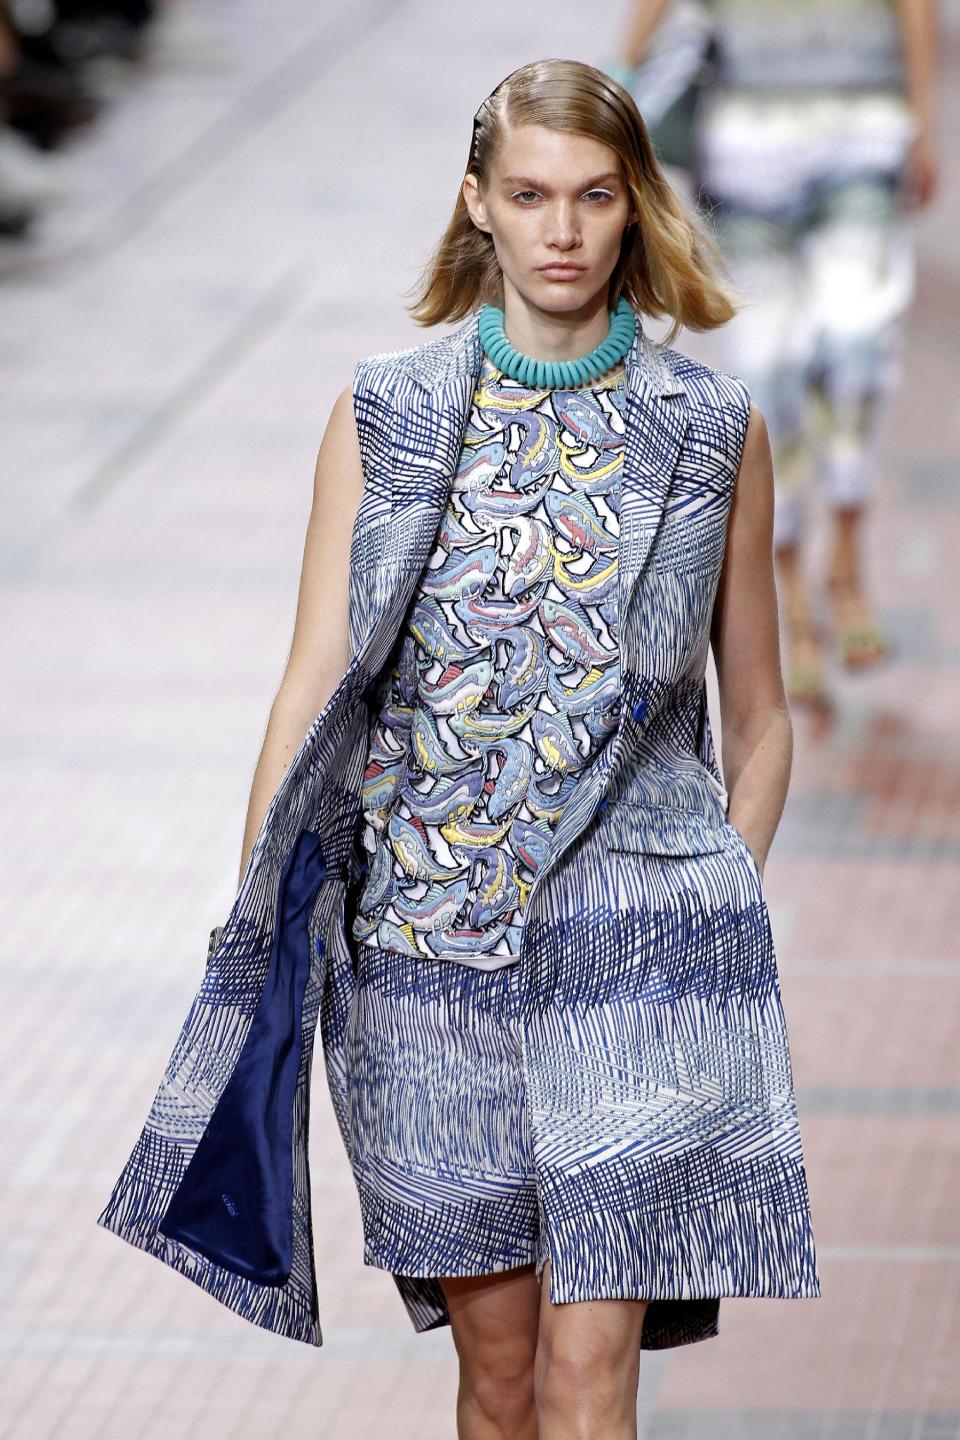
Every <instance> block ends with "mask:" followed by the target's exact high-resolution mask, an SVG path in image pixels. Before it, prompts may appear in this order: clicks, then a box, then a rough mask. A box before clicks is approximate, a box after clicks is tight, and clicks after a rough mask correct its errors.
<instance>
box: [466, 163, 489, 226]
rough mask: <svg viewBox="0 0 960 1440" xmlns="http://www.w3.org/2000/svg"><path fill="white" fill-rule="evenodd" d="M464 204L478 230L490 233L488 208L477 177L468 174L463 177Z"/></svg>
mask: <svg viewBox="0 0 960 1440" xmlns="http://www.w3.org/2000/svg"><path fill="white" fill-rule="evenodd" d="M461 192H462V194H463V203H464V204H465V205H466V207H467V214H468V215H469V216H470V219H471V220H472V221H473V223H474V225H476V227H477V229H478V230H483V231H485V232H486V233H487V234H489V233H490V222H489V220H488V219H487V207H486V206H485V205H484V203H483V196H482V195H481V193H480V186H479V184H478V183H477V177H476V175H472V174H470V173H467V174H466V175H465V176H464V177H463V185H462V186H461Z"/></svg>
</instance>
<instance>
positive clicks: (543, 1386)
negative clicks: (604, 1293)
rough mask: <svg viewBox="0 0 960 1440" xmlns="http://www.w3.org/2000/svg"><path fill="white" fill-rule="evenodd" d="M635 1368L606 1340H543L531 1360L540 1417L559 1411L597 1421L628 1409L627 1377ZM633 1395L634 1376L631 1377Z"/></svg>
mask: <svg viewBox="0 0 960 1440" xmlns="http://www.w3.org/2000/svg"><path fill="white" fill-rule="evenodd" d="M634 1368H635V1367H634V1366H632V1364H631V1359H630V1356H629V1355H628V1354H627V1353H626V1352H625V1351H624V1350H622V1349H621V1347H619V1346H617V1345H615V1344H611V1343H610V1341H609V1337H606V1339H605V1338H604V1337H602V1336H600V1335H597V1336H594V1337H591V1338H587V1337H585V1336H583V1335H578V1336H577V1337H576V1338H575V1340H574V1339H573V1337H571V1341H570V1342H568V1341H566V1340H564V1339H562V1338H558V1337H546V1338H544V1339H543V1340H541V1343H540V1344H539V1345H538V1347H537V1353H536V1357H535V1360H534V1390H535V1398H536V1403H537V1409H538V1411H539V1412H540V1413H544V1414H546V1413H549V1412H550V1411H551V1410H562V1411H563V1412H564V1413H566V1414H569V1415H575V1414H577V1413H581V1414H583V1415H584V1416H586V1415H588V1414H589V1415H590V1416H593V1417H597V1416H600V1415H610V1414H613V1413H616V1412H617V1411H618V1410H619V1409H620V1408H622V1406H623V1405H624V1404H627V1405H628V1408H629V1405H630V1403H631V1402H630V1396H629V1391H630V1377H631V1373H632V1371H633V1369H634ZM633 1393H634V1396H635V1394H636V1376H634V1377H633Z"/></svg>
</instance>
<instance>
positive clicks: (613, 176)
mask: <svg viewBox="0 0 960 1440" xmlns="http://www.w3.org/2000/svg"><path fill="white" fill-rule="evenodd" d="M619 179H620V176H619V174H618V173H617V171H616V170H605V171H604V172H603V174H602V175H594V176H593V177H592V178H591V179H590V180H587V181H586V182H585V183H584V184H583V185H582V186H581V187H580V188H581V189H582V190H589V189H591V188H592V186H594V185H599V183H600V181H601V180H619ZM501 183H502V184H504V185H529V186H530V188H531V190H548V189H549V188H550V187H549V186H548V185H544V184H543V183H542V181H540V180H533V179H531V178H530V176H529V175H504V177H503V180H502V182H501Z"/></svg>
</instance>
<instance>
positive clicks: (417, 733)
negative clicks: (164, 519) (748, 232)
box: [100, 60, 820, 1440]
mask: <svg viewBox="0 0 960 1440" xmlns="http://www.w3.org/2000/svg"><path fill="white" fill-rule="evenodd" d="M413 311H414V315H415V317H416V319H417V320H418V321H419V322H420V323H423V324H427V325H430V324H435V323H438V322H442V321H460V322H462V323H460V324H459V325H457V328H455V329H453V330H452V331H449V332H447V333H445V334H443V335H441V336H440V337H439V338H434V339H431V340H428V341H427V342H426V343H424V344H420V345H415V346H411V347H409V348H407V349H403V350H397V351H393V352H389V353H383V354H378V355H373V356H369V357H366V358H364V359H363V360H361V361H360V362H359V364H358V365H357V368H356V372H355V375H354V379H353V384H352V385H351V386H350V387H348V388H347V389H345V390H344V391H343V393H342V394H341V395H340V397H339V398H338V400H337V401H336V403H335V405H334V407H333V411H332V414H331V417H330V421H329V423H328V426H327V430H326V433H325V435H324V439H323V443H322V445H321V447H320V454H319V457H318V460H317V467H316V478H315V492H314V507H313V512H312V514H311V519H310V524H309V528H308V533H307V539H306V545H305V551H304V562H303V572H302V580H301V591H300V602H299V606H298V614H297V622H296V627H295V633H294V640H293V646H292V650H291V655H290V660H289V663H288V666H287V672H286V674H285V677H284V680H283V682H282V684H281V687H280V691H279V693H278V696H277V699H276V701H275V703H274V706H273V710H272V712H271V717H270V723H269V725H268V729H267V735H266V738H265V741H264V746H263V752H262V754H261V757H260V762H259V765H258V768H257V774H256V777H255V780H254V786H253V793H252V796H251V806H250V815H249V820H248V837H247V844H246V845H245V847H244V852H245V853H244V857H243V862H242V865H241V883H240V889H239V893H238V895H237V898H236V900H235V902H234V904H233V908H232V910H231V912H230V914H229V915H228V917H227V918H226V921H225V923H224V925H223V926H222V928H221V927H218V929H217V930H216V931H215V932H214V935H213V937H212V944H211V949H210V954H209V958H208V963H207V971H206V975H205V978H204V980H203V983H202V985H201V986H200V989H199V991H198V993H197V995H196V997H195V999H194V1002H193V1005H192V1007H191V1009H190V1013H189V1015H188V1016H187V1019H186V1021H185V1023H184V1027H183V1031H182V1034H181V1036H180V1039H179V1042H178V1044H177V1046H176V1049H175V1051H174V1054H173V1056H172V1057H171V1060H170V1063H169V1066H168V1069H167V1073H166V1075H165V1077H164V1079H163V1082H162V1084H161V1086H160V1088H159V1090H158V1092H157V1097H156V1100H155V1102H154V1106H153V1109H152V1110H151V1112H150V1115H149V1117H148V1119H147V1122H146V1125H145V1126H144V1129H143V1132H142V1134H141V1136H140V1139H139V1140H138V1142H137V1145H136V1147H135V1149H134V1151H133V1154H132V1155H131V1157H130V1159H129V1161H128V1163H127V1165H126V1167H125V1169H124V1171H123V1173H122V1174H121V1176H120V1178H119V1180H118V1182H117V1185H116V1187H115V1189H114V1192H113V1195H112V1197H111V1199H110V1201H109V1204H108V1205H107V1207H106V1209H105V1210H104V1211H103V1213H102V1215H101V1216H100V1223H101V1224H103V1225H105V1226H106V1227H107V1228H108V1229H110V1230H113V1231H114V1232H116V1233H117V1234H118V1235H121V1236H122V1237H123V1238H124V1239H126V1240H128V1241H130V1242H131V1243H132V1244H134V1245H138V1246H140V1247H141V1248H143V1249H144V1250H146V1251H148V1252H149V1253H151V1254H153V1255H155V1256H157V1257H158V1258H160V1259H161V1260H163V1261H164V1262H165V1263H166V1264H168V1265H170V1266H172V1267H173V1268H174V1269H175V1270H177V1271H179V1272H181V1273H182V1274H185V1275H187V1276H189V1277H190V1278H191V1279H192V1280H194V1281H195V1282H196V1283H197V1284H198V1285H200V1286H202V1287H203V1288H204V1289H205V1290H207V1291H208V1292H209V1293H210V1294H212V1295H214V1296H215V1297H216V1298H217V1299H219V1300H220V1301H222V1303H223V1304H225V1305H228V1306H229V1307H230V1308H232V1309H233V1310H235V1311H236V1312H237V1313H238V1314H240V1315H242V1316H243V1317H244V1318H245V1319H248V1320H250V1321H252V1322H254V1323H255V1324H259V1325H263V1326H266V1327H268V1328H270V1329H272V1330H274V1331H277V1332H278V1333H280V1334H283V1335H287V1336H290V1337H292V1338H295V1339H300V1340H305V1341H308V1342H310V1343H312V1344H315V1345H319V1344H320V1343H321V1331H320V1324H319V1317H318V1307H317V1294H316V1273H315V1266H314V1258H313V1249H312V1228H311V1207H310V1179H309V1167H308V1144H307V1131H308V1116H309V1106H310V1071H311V1057H312V1053H313V1041H314V1034H315V1029H316V1027H317V1025H318V1023H319V1029H320V1035H321V1041H322V1047H323V1054H324V1062H325V1068H326V1074H327V1079H328V1082H329V1088H330V1094H331V1098H332V1101H333V1105H334V1110H335V1113H336V1118H337V1121H338V1124H339V1127H340V1131H341V1134H342V1137H343V1141H344V1144H345V1146H346V1150H347V1154H348V1156H349V1158H350V1163H351V1166H352V1170H353V1175H354V1178H355V1181H356V1185H357V1189H358V1194H359V1198H360V1208H361V1216H362V1223H363V1235H364V1253H363V1259H364V1262H365V1263H366V1264H368V1265H373V1266H378V1267H381V1268H383V1269H385V1270H387V1271H389V1273H390V1274H391V1275H392V1276H393V1278H394V1280H395V1282H396V1285H397V1288H398V1290H399V1293H400V1296H401V1299H402V1302H403V1304H404V1305H405V1307H406V1310H407V1313H408V1315H409V1317H410V1320H411V1322H412V1324H413V1326H414V1327H415V1329H416V1330H418V1331H424V1330H428V1329H431V1328H434V1327H436V1326H438V1325H446V1324H449V1325H451V1327H452V1335H453V1340H454V1343H455V1346H456V1350H457V1353H458V1356H459V1362H460V1390H459V1398H458V1414H457V1421H458V1434H459V1435H460V1436H462V1437H468V1440H478V1437H480V1436H484V1437H486V1436H494V1435H503V1436H510V1437H512V1440H518V1437H528V1436H535V1435H536V1436H540V1437H561V1436H567V1435H587V1434H589V1435H597V1436H600V1435H602V1436H603V1437H604V1440H617V1437H621V1436H623V1437H626V1436H633V1435H635V1434H636V1418H635V1415H636V1393H637V1380H638V1366H639V1358H640V1351H641V1349H642V1348H646V1349H651V1348H663V1347H666V1346H679V1345H683V1344H686V1343H690V1342H694V1341H698V1340H702V1339H705V1338H707V1337H709V1336H712V1335H716V1334H717V1328H718V1312H719V1306H720V1299H721V1297H722V1296H728V1295H738V1296H777V1297H780V1298H784V1297H796V1298H800V1297H814V1296H817V1295H819V1293H820V1285H819V1279H818V1275H817V1268H816V1259H815V1252H814V1244H813V1235H812V1226H811V1216H810V1209H809V1200H808V1194H807V1183H806V1176H805V1171H804V1165H803V1155H802V1149H801V1142H800V1135H799V1130H798V1125H797V1113H796V1104H795V1098H794V1091H793V1082H792V1075H791V1066H790V1055H789V1047H788V1039H787V1031H786V1026H785V1021H784V1015H783V1010H782V1005H781V997H780V990H779V984H778V977H777V964H776V959H775V955H774V948H773V940H772V934H771V927H770V920H769V915H768V911H767V905H766V902H765V898H764V891H763V881H762V871H763V866H764V860H765V857H766V854H767V851H768V849H769V846H770V843H771V840H772V838H773V834H774V831H775V829H776V826H777V823H778V821H779V818H780V814H781V810H782V807H783V802H784V798H785V793H786V788H787V782H788V776H789V770H790V763H791V745H792V738H791V727H790V720H789V715H788V710H787V706H786V701H785V697H784V691H783V683H782V678H781V673H780V661H779V654H778V639H777V607H776V596H775V589H774V577H773V552H772V507H773V477H772V473H771V462H770V452H769V445H768V442H767V439H766V433H765V430H764V423H763V419H762V417H761V415H760V414H759V412H758V411H757V410H756V409H755V408H752V407H751V404H750V400H749V397H748V395H747V392H746V390H745V388H744V386H743V384H742V383H741V382H740V381H738V380H736V379H734V378H732V377H730V376H727V375H723V374H720V373H718V372H716V371H714V370H711V369H709V368H707V367H706V366H704V365H701V364H697V363H695V362H693V361H691V360H689V359H687V358H685V357H683V356H682V355H680V354H678V353H676V352H675V351H673V350H670V349H666V348H659V347H657V346H655V345H654V344H653V343H652V342H651V341H650V340H649V339H648V338H647V337H646V336H645V334H644V333H643V329H642V325H641V315H642V314H646V315H652V316H668V317H670V319H671V320H672V321H673V324H674V329H676V328H678V327H679V326H680V325H688V326H691V327H693V328H699V329H706V328H710V327H714V326H717V325H719V324H722V323H724V322H725V321H726V320H727V319H728V318H729V317H730V315H731V314H732V311H733V301H732V299H731V297H730V295H729V294H728V292H727V291H726V289H725V288H724V285H723V283H722V282H721V280H720V279H719V278H718V275H717V272H716V271H715V269H714V267H713V261H712V256H711V251H710V248H709V245H708V244H707V242H706V241H705V240H703V239H702V238H701V237H700V235H699V234H698V232H697V230H696V229H695V227H694V226H693V225H692V224H691V222H690V221H689V220H688V219H687V218H686V216H685V214H684V212H683V210H682V208H681V206H680V204H679V202H678V201H677V199H676V197H675V196H674V194H673V192H672V191H671V190H670V188H669V186H668V185H667V184H666V182H665V180H664V178H663V175H662V173H661V171H660V170H659V168H658V165H657V163H656V160H655V157H654V154H653V151H652V149H651V146H650V142H649V138H648V136H647V133H646V130H645V128H644V125H643V122H642V120H641V118H640V115H639V113H638V111H637V109H636V106H635V104H634V102H633V100H632V99H631V98H630V96H629V95H628V94H627V92H626V91H625V90H623V89H622V88H621V87H620V86H619V85H618V84H616V83H615V82H614V81H612V80H610V78H609V77H608V76H606V75H604V74H603V73H602V72H601V71H598V70H596V69H593V68H592V67H590V66H588V65H583V64H580V63H577V62H574V61H567V60H545V61H540V62H536V63H534V64H530V65H525V66H524V67H522V68H521V69H520V70H517V71H515V72H514V73H513V74H512V75H510V76H508V77H507V78H506V80H504V81H503V82H502V83H501V84H500V85H498V86H497V88H496V89H495V90H494V91H493V93H492V94H491V95H490V96H489V97H488V98H487V100H485V101H484V102H483V104H482V105H481V107H480V109H479V111H478V112H477V115H476V119H475V121H474V129H473V137H472V141H471V146H470V154H469V159H468V165H467V173H466V175H465V177H464V179H463V182H462V187H461V191H460V194H459V195H458V197H457V201H456V206H455V209H454V213H453V216H452V218H451V220H450V223H449V225H448V227H447V230H446V233H445V235H444V236H443V238H442V240H441V242H440V244H439V246H438V248H437V250H436V253H435V255H434V256H433V258H432V260H431V262H430V264H429V267H428V270H427V273H426V275H425V277H424V281H423V284H422V286H421V289H420V293H419V296H418V298H417V300H416V304H415V306H414V307H413ZM464 317H466V318H464ZM711 645H712V647H713V653H714V657H715V660H716V666H717V675H718V681H719V695H720V704H721V712H722V721H723V745H722V759H723V766H724V774H725V780H726V789H725V788H724V782H723V779H722V778H721V772H720V768H719V766H718V763H717V759H716V757H715V754H714V748H713V742H712V737H711V729H710V721H709V716H708V713H707V703H706V686H705V678H704V677H705V666H706V661H707V656H708V651H709V649H710V647H711ZM311 716H312V717H314V718H313V719H312V720H310V717H311ZM308 721H309V722H310V723H309V724H308ZM304 732H306V733H304ZM291 756H292V759H291V758H290V757H291ZM248 851H249V853H247V852H248ZM318 1225H319V1227H320V1229H321V1230H322V1226H323V1219H322V1217H318Z"/></svg>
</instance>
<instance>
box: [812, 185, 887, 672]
mask: <svg viewBox="0 0 960 1440" xmlns="http://www.w3.org/2000/svg"><path fill="white" fill-rule="evenodd" d="M897 196H898V187H897V184H896V181H895V177H893V176H887V175H882V174H878V175H873V176H871V175H858V176H852V177H851V178H850V179H848V180H847V181H846V182H844V183H842V184H836V183H835V184H832V185H831V186H830V187H829V189H828V191H827V192H826V194H825V196H824V200H823V219H822V223H821V225H820V226H819V227H818V232H817V234H816V236H815V239H814V246H813V252H812V269H813V272H814V275H815V277H816V291H817V293H816V296H815V304H816V309H817V311H818V313H819V315H820V316H821V326H822V330H821V335H822V351H821V356H820V371H821V389H822V395H823V407H824V415H825V421H826V423H825V431H826V444H825V451H824V468H823V483H824V487H825V492H826V499H827V503H828V505H829V507H830V511H831V514H832V518H833V526H834V538H833V553H832V557H831V561H830V571H829V588H830V595H831V598H832V601H833V608H834V618H835V624H836V629H837V638H838V642H839V646H840V653H841V658H842V659H843V661H844V663H845V664H846V665H848V666H850V667H860V666H863V665H867V664H870V663H872V662H873V661H875V660H878V659H880V658H881V656H883V655H884V654H885V653H886V650H887V644H886V640H885V637H884V636H883V634H882V632H881V631H880V630H879V629H878V627H877V625H876V624H875V623H874V620H873V615H872V610H871V607H870V605H869V603H868V600H867V596H866V593H865V587H864V583H863V578H862V562H861V536H862V531H863V519H864V517H865V515H866V513H867V507H868V504H869V501H870V498H871V496H872V493H873V489H874V485H875V478H876V470H877V460H878V450H879V439H880V425H881V421H882V418H883V416H884V413H885V411H886V409H887V406H886V403H885V402H886V400H887V398H888V396H889V394H890V390H891V387H892V384H893V379H894V359H895V352H896V346H897V339H898V329H899V323H898V322H899V317H900V314H901V313H902V311H903V308H904V306H905V304H906V302H907V299H908V298H909V293H910V288H911V266H910V262H909V257H908V255H907V254H906V252H905V250H904V246H905V238H904V236H903V234H902V231H901V227H900V222H899V221H898V217H897V206H898V198H897Z"/></svg>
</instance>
